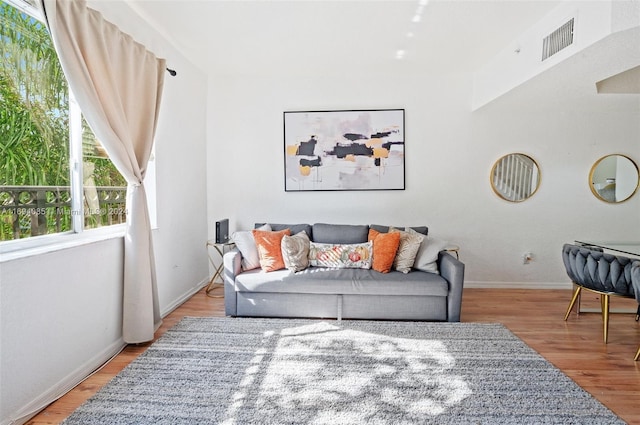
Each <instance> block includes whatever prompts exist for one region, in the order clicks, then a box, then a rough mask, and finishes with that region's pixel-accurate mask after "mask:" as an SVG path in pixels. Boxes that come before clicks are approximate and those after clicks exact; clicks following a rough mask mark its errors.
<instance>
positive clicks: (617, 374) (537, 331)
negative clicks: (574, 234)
mask: <svg viewBox="0 0 640 425" xmlns="http://www.w3.org/2000/svg"><path fill="white" fill-rule="evenodd" d="M216 291H217V290H216ZM570 292H571V291H569V290H526V289H508V290H505V289H474V288H468V289H465V290H464V296H463V305H462V321H463V322H500V323H503V324H504V325H505V326H507V327H508V328H509V329H510V330H511V331H512V332H513V333H515V334H516V335H518V336H519V337H520V338H521V339H522V340H524V341H525V342H526V343H527V344H528V345H529V346H531V347H532V348H533V349H535V350H536V351H538V352H539V353H540V354H542V355H543V356H544V357H545V358H546V359H547V360H549V361H550V362H551V363H553V364H554V365H556V366H557V367H558V368H560V369H561V370H562V371H563V372H564V373H565V374H567V375H568V376H569V377H571V378H572V379H573V380H574V381H575V382H577V383H578V384H579V385H580V386H581V387H582V388H584V389H585V390H587V391H588V392H589V393H591V394H592V395H593V396H594V397H595V398H597V399H598V400H600V401H601V402H602V403H603V404H605V405H606V406H607V407H609V408H610V409H611V410H613V411H614V412H615V413H616V414H617V415H618V416H620V417H621V418H622V419H623V420H625V421H626V422H628V423H629V424H640V361H638V362H634V361H633V356H634V355H635V353H636V350H637V349H638V346H639V345H640V324H639V323H638V322H636V321H635V320H634V316H635V315H634V314H633V313H620V314H612V317H611V319H610V327H609V343H608V344H606V345H605V344H604V343H603V341H602V319H601V317H600V315H599V314H597V313H582V314H581V315H580V316H577V315H576V314H575V313H572V315H571V316H570V317H569V319H568V320H567V321H566V322H565V321H564V320H563V317H564V313H565V311H566V308H567V306H568V304H569V299H570V297H571V293H570ZM212 294H213V293H212ZM582 305H583V307H587V308H599V305H600V302H599V298H598V297H597V296H596V295H591V294H585V295H583V299H582ZM617 308H621V309H626V310H630V309H632V310H635V309H636V308H637V303H636V302H635V301H634V300H629V299H620V298H616V299H614V300H612V309H617ZM184 316H224V306H223V300H222V298H211V297H208V296H206V295H205V293H204V291H200V292H199V293H197V294H196V295H194V296H193V297H192V298H191V299H190V300H189V301H187V302H186V303H185V304H183V305H182V306H180V307H179V308H178V309H176V310H175V311H174V312H173V313H171V314H170V315H169V316H168V317H166V318H165V320H164V324H163V326H162V327H161V328H160V329H159V330H158V332H157V333H156V337H159V336H160V335H162V334H163V333H164V332H165V331H166V330H167V329H169V328H170V327H172V326H173V325H174V324H176V323H177V322H178V321H179V320H180V319H181V318H182V317H184ZM147 346H148V344H147V345H143V346H128V347H127V348H125V350H124V351H123V352H122V353H121V354H119V355H118V356H117V357H116V358H115V359H114V360H113V361H111V362H110V363H109V364H108V365H106V366H105V367H104V368H103V369H102V370H100V371H99V372H98V373H96V374H95V375H93V376H92V377H90V378H89V379H87V380H86V381H85V382H83V383H82V384H80V385H78V386H77V387H76V388H75V389H73V390H72V391H71V392H69V393H68V394H67V395H65V396H64V397H62V398H61V399H60V400H58V401H56V402H55V403H53V404H51V405H50V406H49V407H47V408H46V409H45V410H43V411H42V412H40V414H38V415H37V416H36V417H34V418H33V419H32V420H31V421H30V422H28V423H29V424H57V423H59V422H60V421H62V420H63V419H64V418H65V417H67V416H68V415H69V414H70V413H71V412H73V410H74V409H76V408H77V407H78V406H79V405H80V404H81V403H82V402H84V401H85V400H86V399H87V398H89V397H90V396H91V395H92V394H94V393H95V392H96V391H98V390H99V389H100V388H101V387H102V386H103V385H104V384H105V383H107V382H108V381H109V380H110V379H111V378H113V377H114V376H115V375H116V374H117V373H118V372H119V371H120V370H122V369H123V368H124V367H125V366H126V365H127V364H128V363H129V362H131V361H132V360H133V359H135V358H136V357H137V356H138V355H140V354H141V353H142V352H143V351H144V350H145V349H146V348H147Z"/></svg>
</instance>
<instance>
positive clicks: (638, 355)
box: [633, 347, 640, 361]
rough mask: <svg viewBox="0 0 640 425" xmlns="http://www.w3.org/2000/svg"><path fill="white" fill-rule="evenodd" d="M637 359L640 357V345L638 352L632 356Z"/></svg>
mask: <svg viewBox="0 0 640 425" xmlns="http://www.w3.org/2000/svg"><path fill="white" fill-rule="evenodd" d="M638 359H640V347H638V352H637V353H636V356H635V357H634V358H633V360H635V361H638Z"/></svg>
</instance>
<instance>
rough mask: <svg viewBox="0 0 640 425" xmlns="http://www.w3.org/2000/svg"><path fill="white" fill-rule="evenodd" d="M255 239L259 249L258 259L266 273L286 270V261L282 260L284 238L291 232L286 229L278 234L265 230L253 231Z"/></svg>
mask: <svg viewBox="0 0 640 425" xmlns="http://www.w3.org/2000/svg"><path fill="white" fill-rule="evenodd" d="M251 232H252V233H253V238H254V239H255V241H256V246H257V247H258V257H259V258H260V267H261V268H262V270H263V271H265V272H272V271H275V270H280V269H284V260H283V259H282V248H281V244H282V238H283V237H284V236H285V235H290V234H291V230H289V229H284V230H280V231H277V232H267V231H264V230H252V231H251Z"/></svg>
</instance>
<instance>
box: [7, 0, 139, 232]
mask: <svg viewBox="0 0 640 425" xmlns="http://www.w3.org/2000/svg"><path fill="white" fill-rule="evenodd" d="M37 15H38V11H37V10H36V9H35V8H33V7H32V5H30V4H28V3H27V2H25V1H24V0H5V1H0V38H1V40H0V244H2V243H5V242H6V241H9V240H16V239H25V238H31V237H34V236H42V235H47V234H55V233H65V232H71V233H79V232H82V231H83V230H85V229H91V228H96V227H103V226H109V225H113V224H119V223H124V222H125V221H126V207H125V202H126V188H127V184H126V181H125V179H124V178H123V177H122V175H121V174H120V173H119V172H118V171H117V170H116V168H115V167H114V165H113V163H112V162H111V161H110V160H109V158H108V156H107V154H106V151H105V150H104V148H103V147H102V145H101V143H100V141H99V140H98V139H97V138H96V137H95V135H94V134H93V132H92V131H91V129H90V127H89V126H88V125H87V123H86V122H85V120H84V118H82V114H81V112H80V109H79V107H78V106H77V104H76V103H75V100H74V98H73V95H72V93H70V90H69V88H68V85H67V81H66V79H65V77H64V74H63V72H62V69H61V67H60V63H59V62H58V58H57V55H56V52H55V49H54V48H53V42H52V41H51V38H50V36H49V33H48V31H47V28H46V26H45V24H44V23H42V22H41V21H40V20H39V19H38V18H37Z"/></svg>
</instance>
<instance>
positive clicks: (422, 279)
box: [223, 223, 464, 322]
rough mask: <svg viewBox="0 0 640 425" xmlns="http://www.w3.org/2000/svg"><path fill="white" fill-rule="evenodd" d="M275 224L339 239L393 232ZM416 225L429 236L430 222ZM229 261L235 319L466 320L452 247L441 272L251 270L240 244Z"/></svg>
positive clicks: (228, 297)
mask: <svg viewBox="0 0 640 425" xmlns="http://www.w3.org/2000/svg"><path fill="white" fill-rule="evenodd" d="M259 225H261V224H256V227H258V226H259ZM270 226H271V228H272V230H281V229H284V228H289V229H290V230H291V233H292V234H294V233H297V232H299V231H300V230H305V232H306V233H307V235H308V236H309V237H310V239H311V241H313V242H319V243H340V244H353V243H361V242H366V241H367V235H368V232H369V228H370V227H371V228H374V229H376V230H378V231H381V232H386V231H387V230H388V227H385V226H375V225H371V226H368V225H336V224H324V223H318V224H314V225H309V224H295V225H288V224H272V223H270ZM413 229H415V230H417V231H418V232H420V233H422V234H424V235H426V234H427V228H426V227H420V228H413ZM223 264H224V303H225V313H226V315H228V316H254V317H312V318H336V319H338V320H340V319H342V318H345V319H385V320H428V321H449V322H459V321H460V310H461V303H462V288H463V283H464V264H463V263H462V262H460V261H459V260H458V259H457V258H456V257H454V256H452V255H451V254H450V253H448V252H446V251H441V252H439V254H438V258H437V266H438V271H439V274H438V273H430V272H425V271H419V270H412V271H411V272H409V273H401V272H399V271H395V270H394V271H391V272H389V273H380V272H377V271H374V270H373V269H368V270H367V269H335V268H323V267H308V268H307V269H305V270H302V271H298V272H292V271H289V270H287V269H283V270H277V271H271V272H263V271H262V270H261V269H260V268H258V269H254V270H246V271H245V270H243V269H242V254H241V252H240V250H238V249H237V248H236V249H233V250H231V251H229V252H227V253H226V254H225V255H224V258H223Z"/></svg>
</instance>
